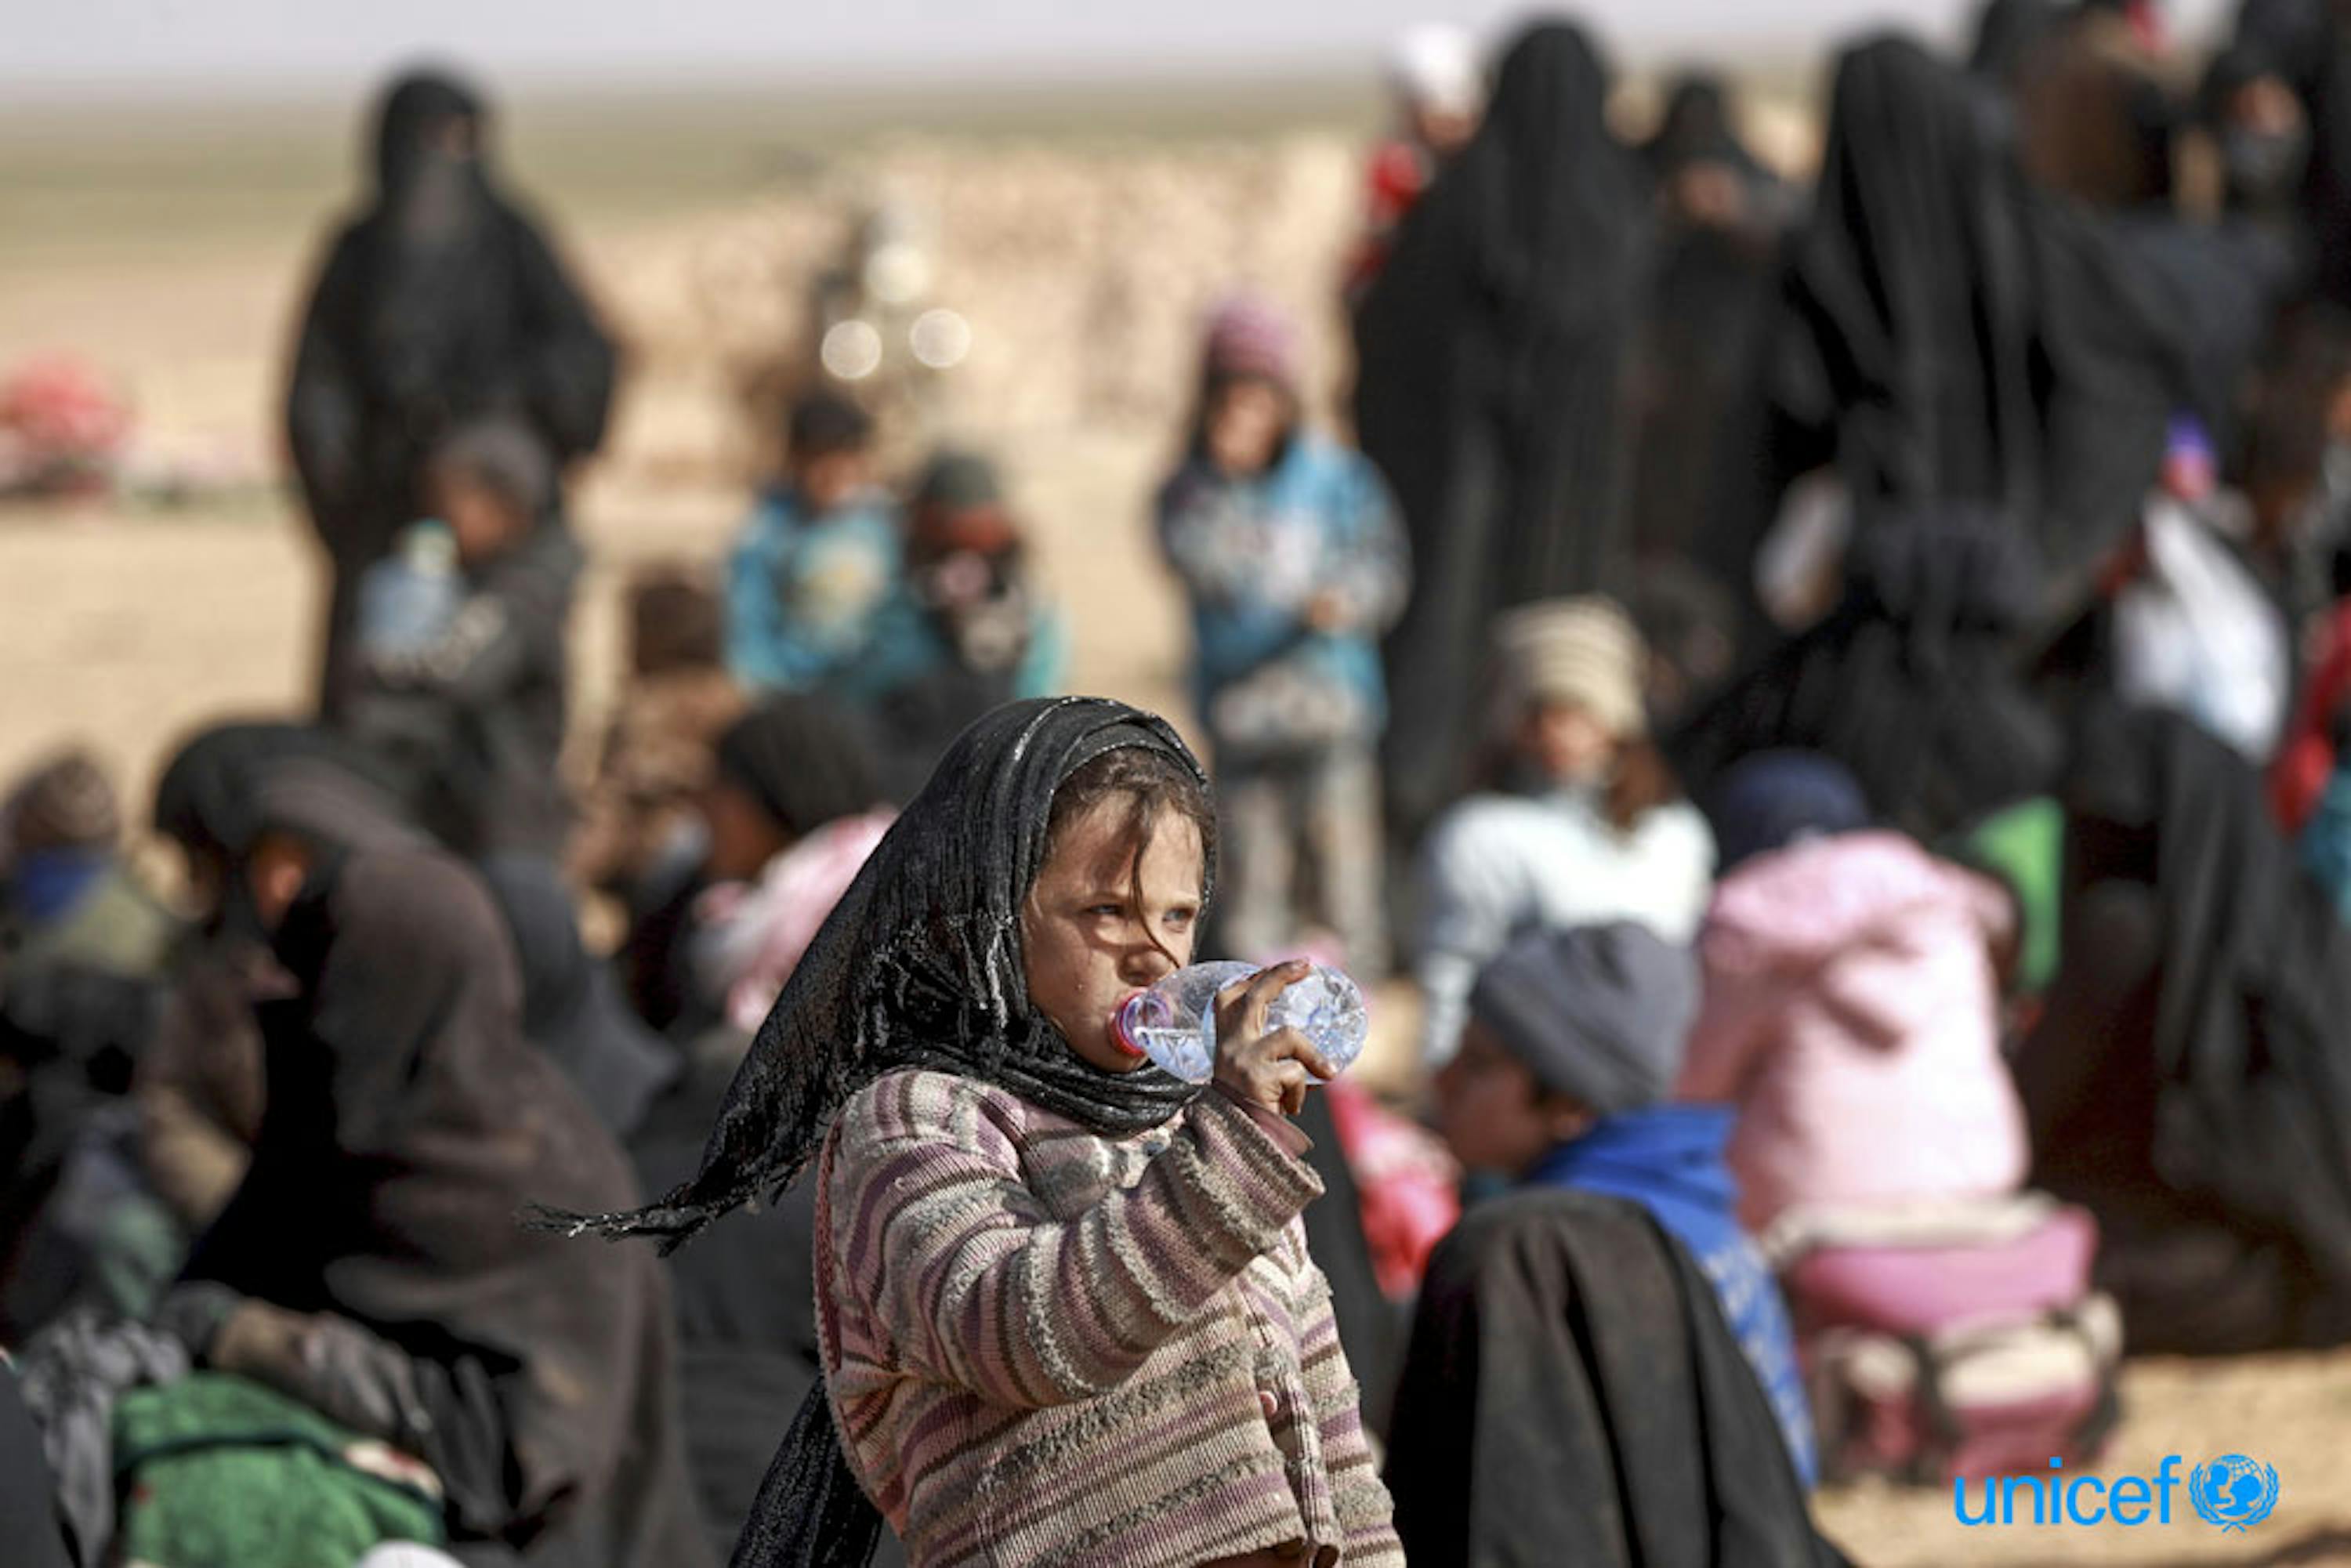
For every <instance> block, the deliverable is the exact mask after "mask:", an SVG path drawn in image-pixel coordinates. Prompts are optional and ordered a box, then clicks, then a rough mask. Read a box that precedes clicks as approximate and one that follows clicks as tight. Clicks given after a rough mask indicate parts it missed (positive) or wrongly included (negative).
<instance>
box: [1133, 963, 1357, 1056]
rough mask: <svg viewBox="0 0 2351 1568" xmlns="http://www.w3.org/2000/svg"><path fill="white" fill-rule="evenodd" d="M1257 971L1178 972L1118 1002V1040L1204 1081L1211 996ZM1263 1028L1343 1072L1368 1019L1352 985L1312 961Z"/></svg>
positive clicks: (1197, 968) (1213, 1009) (1203, 968)
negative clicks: (1310, 1048) (1306, 1043)
mask: <svg viewBox="0 0 2351 1568" xmlns="http://www.w3.org/2000/svg"><path fill="white" fill-rule="evenodd" d="M1263 967H1265V966H1263V965H1259V964H1247V963H1237V962H1232V961H1228V962H1225V963H1221V964H1195V965H1193V966H1192V967H1189V968H1187V969H1178V970H1176V971H1175V973H1174V974H1172V975H1170V976H1168V977H1166V978H1165V979H1163V980H1161V981H1160V982H1159V983H1158V984H1157V985H1155V986H1152V987H1149V988H1146V989H1144V990H1140V991H1137V992H1135V993H1134V995H1133V996H1131V997H1129V998H1126V1000H1125V1001H1123V1002H1122V1003H1121V1004H1119V1009H1118V1018H1117V1030H1118V1035H1119V1038H1120V1039H1121V1040H1123V1041H1125V1042H1126V1043H1127V1044H1128V1045H1129V1046H1131V1047H1133V1048H1134V1050H1136V1051H1141V1052H1142V1053H1143V1054H1144V1055H1145V1056H1147V1057H1149V1058H1150V1059H1151V1060H1152V1061H1155V1062H1157V1063H1158V1064H1159V1065H1160V1066H1161V1067H1162V1068H1164V1069H1165V1070H1166V1071H1169V1072H1172V1073H1174V1074H1175V1076H1176V1077H1178V1078H1181V1079H1183V1080H1184V1081H1185V1082H1187V1083H1206V1082H1207V1081H1208V1080H1209V1079H1210V1078H1211V1077H1213V1076H1214V1075H1215V1073H1216V1070H1217V992H1219V991H1221V990H1223V989H1224V988H1226V987H1227V986H1229V985H1231V984H1232V983H1233V982H1234V981H1235V980H1245V979H1247V978H1249V977H1250V976H1251V975H1254V974H1257V973H1258V972H1259V970H1260V969H1261V968H1263ZM1266 1027H1267V1028H1268V1029H1270V1030H1278V1029H1294V1030H1298V1032H1299V1033H1301V1034H1302V1035H1304V1036H1305V1037H1306V1038H1307V1039H1308V1040H1311V1041H1312V1042H1313V1043H1314V1049H1315V1050H1317V1051H1321V1052H1322V1055H1323V1058H1324V1059H1325V1060H1326V1061H1329V1062H1330V1063H1331V1066H1332V1070H1333V1071H1338V1072H1344V1071H1346V1070H1347V1069H1348V1067H1349V1066H1350V1065H1352V1064H1353V1061H1354V1060H1355V1058H1356V1057H1358V1056H1361V1055H1362V1054H1363V1051H1364V1039H1365V1037H1366V1036H1368V1035H1369V1034H1370V1032H1371V1015H1370V1013H1369V1012H1368V1011H1366V1010H1365V1009H1364V993H1363V991H1362V990H1361V989H1360V988H1357V986H1356V985H1355V982H1354V981H1353V980H1351V979H1349V978H1348V977H1346V976H1345V975H1343V974H1342V973H1341V972H1340V971H1338V970H1336V969H1330V968H1325V967H1322V965H1320V964H1318V965H1316V966H1315V967H1314V968H1313V969H1312V970H1311V972H1310V973H1308V974H1307V976H1306V977H1304V978H1303V979H1300V980H1295V981H1293V982H1291V983H1290V985H1289V986H1288V987H1287V988H1284V989H1283V991H1282V993H1281V994H1280V996H1278V997H1276V998H1274V999H1273V1006H1272V1007H1271V1008H1270V1009H1268V1015H1267V1019H1266Z"/></svg>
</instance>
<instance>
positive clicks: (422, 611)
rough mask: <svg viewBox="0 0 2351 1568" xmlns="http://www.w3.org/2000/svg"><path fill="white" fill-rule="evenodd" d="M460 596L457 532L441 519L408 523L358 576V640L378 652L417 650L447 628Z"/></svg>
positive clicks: (394, 654) (372, 652) (378, 654)
mask: <svg viewBox="0 0 2351 1568" xmlns="http://www.w3.org/2000/svg"><path fill="white" fill-rule="evenodd" d="M464 601H465V586H464V584H462V583H461V582H459V581H458V580H457V539H456V536H455V535H454V534H452V533H451V532H450V531H449V529H448V527H447V525H445V524H443V523H439V522H433V521H426V522H421V523H411V524H410V525H409V526H408V528H406V529H404V530H403V531H402V534H401V536H400V543H399V545H398V546H397V548H395V549H394V550H393V552H392V554H391V555H389V556H387V557H385V558H384V559H382V560H380V561H378V562H377V563H376V564H375V565H373V566H371V567H370V568H369V569H368V572H367V575H366V576H365V577H364V578H362V579H360V606H359V611H360V614H359V635H360V647H362V648H364V649H365V650H366V651H367V652H368V653H369V654H370V655H371V656H373V657H378V658H381V657H384V656H387V655H389V656H392V657H398V656H401V655H402V654H408V653H421V652H423V650H424V649H427V648H430V647H431V646H433V644H434V643H436V642H437V641H439V640H440V638H441V635H442V633H443V632H446V631H447V630H448V629H449V622H450V618H451V617H453V616H455V614H456V613H457V611H458V608H459V607H460V606H461V605H462V604H463V603H464Z"/></svg>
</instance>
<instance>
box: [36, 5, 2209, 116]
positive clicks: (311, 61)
mask: <svg viewBox="0 0 2351 1568" xmlns="http://www.w3.org/2000/svg"><path fill="white" fill-rule="evenodd" d="M1975 3H1976V0H1599V3H1596V4H1591V5H1581V6H1576V7H1573V9H1574V10H1575V11H1576V12H1577V13H1578V14H1580V15H1582V16H1584V17H1585V18H1587V19H1588V20H1589V21H1590V22H1591V23H1592V24H1593V26H1595V27H1596V28H1597V30H1598V31H1599V33H1600V34H1601V36H1602V37H1604V39H1606V40H1607V42H1608V44H1609V47H1611V48H1612V50H1613V51H1614V52H1615V53H1617V54H1618V55H1619V56H1621V57H1626V58H1628V59H1630V58H1640V57H1661V56H1668V55H1670V56H1675V57H1682V56H1702V55H1704V54H1706V53H1708V52H1710V51H1709V50H1708V45H1709V44H1711V45H1713V46H1714V47H1715V50H1716V51H1719V52H1721V53H1724V54H1729V52H1730V51H1731V50H1732V49H1740V50H1748V49H1753V48H1755V47H1758V46H1767V47H1774V48H1778V49H1782V50H1784V51H1785V52H1787V53H1789V54H1797V53H1802V52H1809V51H1811V50H1814V49H1817V48H1820V47H1824V46H1825V45H1826V44H1827V42H1828V41H1829V40H1830V39H1831V38H1832V37H1834V36H1835V35H1837V34H1840V33H1843V32H1845V31H1848V30H1850V29H1852V28H1854V27H1855V26H1862V25H1866V24H1870V23H1880V22H1903V23H1907V25H1909V26H1914V27H1917V28H1920V29H1922V30H1926V31H1929V32H1933V33H1938V34H1945V35H1957V34H1958V33H1959V31H1961V30H1962V28H1963V26H1964V23H1963V18H1965V17H1967V16H1971V14H1972V12H1973V10H1974V8H1975ZM2226 5H2228V0H2169V4H2168V10H2169V11H2170V13H2171V15H2172V17H2173V20H2174V22H2175V25H2177V26H2179V27H2180V28H2182V29H2183V30H2186V31H2189V32H2190V33H2193V32H2195V31H2196V30H2198V29H2200V28H2202V27H2204V26H2209V25H2210V23H2211V22H2212V20H2213V19H2214V18H2215V17H2217V16H2220V14H2221V13H2222V11H2223V9H2224V6H2226ZM1533 8H1534V7H1532V6H1530V5H1527V4H1525V3H1524V0H1150V3H1145V0H0V90H6V89H16V90H20V91H22V90H27V89H29V90H31V91H35V92H40V93H56V94H68V95H69V94H76V93H78V92H81V91H84V90H89V89H97V88H100V87H105V86H113V87H116V88H120V87H123V86H126V85H129V84H131V83H137V82H154V83H169V84H172V86H173V87H174V88H176V89H183V90H185V89H196V90H203V89H214V88H217V89H224V90H227V89H235V88H238V87H243V86H246V85H253V84H263V85H270V84H275V85H283V84H288V83H308V85H311V86H314V87H319V88H329V87H340V86H342V85H346V84H348V83H351V82H355V81H358V80H360V79H364V78H372V77H373V76H375V75H376V74H377V73H379V72H380V71H381V70H382V69H383V68H386V67H388V66H392V65H394V64H397V63H400V62H402V61H404V60H407V59H409V58H411V57H414V56H417V55H419V54H425V53H430V54H434V55H438V56H441V57H452V58H455V59H458V60H462V61H464V62H465V63H466V64H467V65H469V66H471V67H473V68H476V69H478V70H481V71H484V72H487V73H491V74H495V75H498V76H501V77H505V78H509V79H511V78H525V77H547V78H608V79H621V80H626V79H632V78H677V77H692V76H695V75H703V74H726V75H735V76H745V75H760V74H765V75H770V76H810V77H822V76H835V77H844V78H846V77H860V78H863V77H872V76H875V75H882V74H888V73H891V72H893V71H894V72H911V73H921V74H931V73H935V72H939V71H943V70H960V69H966V68H967V69H968V70H969V71H970V72H971V73H972V75H973V76H974V77H976V78H994V79H999V80H1003V79H1014V78H1019V76H1021V75H1023V74H1057V75H1065V74H1069V73H1071V72H1081V71H1084V70H1087V69H1090V68H1109V69H1114V70H1117V71H1119V72H1121V73H1123V74H1156V73H1160V72H1167V71H1184V72H1194V71H1202V70H1209V69H1213V68H1217V67H1218V66H1222V65H1238V66H1247V65H1259V66H1264V67H1274V68H1310V69H1313V68H1332V69H1337V68H1350V67H1353V66H1355V65H1357V64H1367V63H1369V62H1370V61H1371V60H1373V59H1374V57H1376V55H1377V52H1378V50H1379V48H1380V47H1381V45H1382V43H1383V41H1384V40H1385V39H1386V38H1387V37H1391V36H1392V35H1393V34H1394V33H1395V31H1396V30H1397V29H1399V28H1400V27H1402V26H1405V25H1407V24H1409V23H1412V22H1416V21H1423V20H1454V21H1458V22H1461V23H1463V24H1466V25H1468V26H1474V27H1478V28H1479V29H1481V30H1486V31H1493V30H1497V29H1499V28H1502V27H1505V26H1509V25H1510V23H1512V22H1514V21H1515V20H1517V19H1518V18H1520V17H1521V16H1525V15H1526V14H1527V13H1528V12H1529V11H1530V10H1531V9H1533ZM1734 57H1735V56H1734Z"/></svg>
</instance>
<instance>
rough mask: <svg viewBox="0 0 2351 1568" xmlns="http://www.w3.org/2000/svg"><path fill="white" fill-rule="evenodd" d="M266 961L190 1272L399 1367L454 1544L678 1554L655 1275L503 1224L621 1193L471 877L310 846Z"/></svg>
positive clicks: (625, 1260)
mask: <svg viewBox="0 0 2351 1568" xmlns="http://www.w3.org/2000/svg"><path fill="white" fill-rule="evenodd" d="M275 950H276V954H277V958H278V961H279V962H280V963H281V964H282V965H283V966H284V967H285V969H286V971H287V974H288V975H289V976H290V977H291V978H292V979H293V981H294V983H295V986H296V988H297V992H298V994H297V995H295V996H293V997H291V998H287V999H285V1000H282V1001H273V1002H268V1003H265V1004H263V1006H262V1007H261V1008H260V1009H258V1010H259V1012H260V1015H261V1024H262V1031H263V1035H264V1038H265V1040H266V1043H267V1055H268V1109H267V1111H266V1113H265V1116H264V1120H263V1124H262V1131H261V1136H260V1139H259V1141H258V1144H257V1145H256V1149H255V1152H254V1159H253V1165H252V1168H251V1169H250V1171H249V1172H248V1173H247V1175H246V1179H245V1181H244V1183H243V1185H242V1186H239V1187H238V1189H237V1192H236V1196H235V1197H234V1198H233V1199H232V1200H231V1201H230V1203H229V1206H228V1207H227V1208H226V1209H225V1210H224V1211H223V1212H222V1214H221V1216H220V1218H219V1219H218V1220H217V1221H215V1222H214V1226H213V1228H211V1229H210V1230H209V1231H208V1232H207V1233H206V1234H205V1236H204V1239H203V1240H202V1241H201V1242H200V1243H199V1245H198V1247H197V1250H196V1254H195V1256H194V1258H193V1260H191V1262H190V1264H189V1269H188V1272H189V1276H190V1278H192V1279H195V1280H210V1281H219V1282H220V1283H222V1284H225V1285H226V1286H228V1287H230V1288H231V1289H233V1290H235V1291H239V1292H241V1293H243V1294H246V1295H248V1296H254V1297H258V1298H260V1299H263V1300H266V1301H272V1302H275V1303H277V1304H278V1305H279V1306H282V1307H285V1308H287V1309H289V1310H292V1311H295V1312H319V1311H331V1312H337V1313H340V1315H342V1316H344V1317H348V1318H350V1319H352V1320H354V1321H355V1322H360V1323H361V1324H363V1325H365V1326H367V1327H368V1328H371V1329H372V1330H373V1331H374V1332H375V1333H378V1334H380V1335H381V1336H382V1337H383V1338H385V1339H387V1340H389V1341H391V1342H392V1343H394V1344H396V1345H398V1346H400V1347H401V1348H402V1350H404V1351H406V1352H407V1353H408V1354H409V1355H411V1356H412V1357H413V1358H414V1359H415V1362H416V1364H417V1369H418V1370H417V1375H418V1376H419V1377H420V1378H422V1379H423V1380H424V1381H423V1383H422V1384H421V1385H420V1388H421V1392H422V1396H423V1398H424V1400H425V1403H426V1407H427V1409H428V1410H429V1411H430V1412H431V1413H432V1415H433V1417H434V1418H433V1420H432V1422H431V1424H430V1426H429V1427H428V1428H427V1429H426V1431H425V1435H424V1448H425V1457H426V1458H428V1459H429V1460H431V1461H432V1462H433V1463H434V1468H435V1469H437V1470H439V1471H441V1472H442V1474H443V1475H444V1478H446V1479H448V1481H449V1486H450V1493H449V1500H448V1507H449V1510H450V1512H451V1514H452V1516H453V1518H454V1519H455V1521H456V1523H457V1525H458V1527H459V1529H460V1531H461V1532H462V1533H463V1534H465V1535H467V1536H470V1537H475V1538H489V1539H499V1538H503V1539H505V1540H507V1542H511V1543H514V1544H517V1545H521V1544H523V1543H526V1542H528V1543H529V1545H530V1549H529V1551H528V1552H527V1553H526V1554H525V1561H528V1562H546V1563H567V1564H568V1563H589V1562H594V1563H612V1564H616V1565H621V1568H654V1565H655V1564H666V1563H679V1562H684V1563H692V1562H695V1561H698V1560H699V1557H700V1552H701V1545H700V1541H699V1531H698V1529H697V1528H696V1522H695V1520H694V1518H693V1514H692V1503H691V1498H690V1490H689V1488H688V1486H687V1483H686V1480H685V1477H684V1456H683V1451H682V1449H681V1448H680V1446H679V1442H678V1434H677V1430H676V1426H675V1412H674V1397H675V1395H674V1387H673V1386H672V1385H671V1378H672V1375H673V1373H672V1368H671V1365H670V1363H671V1359H672V1355H673V1350H672V1346H671V1341H670V1327H669V1322H668V1305H667V1300H666V1297H665V1294H664V1288H663V1281H662V1279H661V1276H660V1270H659V1265H658V1264H657V1263H656V1261H655V1260H653V1258H651V1257H649V1256H646V1255H644V1254H643V1253H639V1252H633V1251H629V1250H621V1249H601V1248H594V1249H584V1248H578V1247H570V1246H567V1245H565V1244H564V1243H563V1241H562V1240H561V1239H559V1238H557V1237H552V1236H548V1235H544V1234H534V1233H530V1232H527V1231H520V1230H518V1229H517V1226H516V1216H517V1211H518V1210H520V1209H521V1207H523V1205H524V1204H525V1202H526V1201H528V1200H532V1199H542V1200H549V1201H553V1202H557V1203H563V1204H567V1205H570V1206H573V1207H581V1208H605V1207H613V1206H615V1205H617V1204H623V1203H626V1202H628V1201H629V1200H630V1198H631V1197H632V1195H633V1193H634V1191H635V1186H634V1183H633V1181H632V1177H631V1174H630V1171H629V1167H628V1165H627V1162H626V1161H625V1159H624V1158H623V1156H622V1154H621V1152H620V1150H619V1149H618V1147H617V1146H616V1145H614V1144H613V1142H612V1140H611V1137H610V1135H609V1134H606V1133H605V1131H604V1130H603V1128H601V1126H599V1125H598V1124H597V1122H596V1120H595V1117H594V1116H593V1115H592V1114H591V1113H590V1111H589V1109H588V1107H587V1105H586V1104H585V1103H583V1102H582V1101H581V1100H580V1098H579V1096H578V1095H577V1094H576V1093H575V1092H573V1091H572V1089H571V1087H570V1086H569V1084H568V1083H567V1082H564V1080H563V1078H562V1076H561V1074H560V1073H559V1071H558V1070H557V1069H556V1068H555V1067H554V1066H553V1064H551V1063H550V1062H549V1061H547V1060H546V1058H545V1057H544V1056H542V1055H541V1054H540V1053H539V1052H538V1051H535V1050H533V1049H531V1048H530V1046H529V1045H528V1043H527V1042H526V1040H524V1037H523V1034H522V1029H521V1017H520V1006H521V997H520V988H519V985H518V982H517V973H516V968H515V963H514V956H513V950H512V948H511V946H509V945H508V942H507V934H506V932H505V930H504V929H503V927H502V926H501V925H500V922H499V919H498V915H497V913H496V910H495V909H494V908H493V907H492V906H491V904H490V901H489V899H488V898H487V897H486V895H485V894H484V893H483V891H482V889H481V885H480V883H478V882H477V881H475V879H474V878H473V877H472V876H471V875H469V874H468V873H466V872H465V869H464V868H463V867H462V866H460V865H459V864H457V863H456V862H454V861H452V860H450V859H449V858H448V857H446V856H445V855H443V854H441V853H440V852H436V851H433V850H428V849H405V848H394V849H387V850H380V851H371V852H360V853H356V854H352V855H349V856H347V857H345V856H329V857H328V858H327V859H326V860H325V861H324V862H322V864H321V865H320V867H319V870H318V871H317V872H316V873H314V874H313V876H312V878H311V879H310V882H309V883H308V886H307V887H306V888H305V889H304V891H303V893H302V894H301V895H300V896H299V897H298V899H297V900H296V901H295V903H294V904H293V906H292V908H291V909H290V910H289V912H288V913H287V915H286V917H285V919H284V921H283V923H282V925H280V927H279V929H278V931H277V936H276V940H275ZM490 1413H494V1414H490Z"/></svg>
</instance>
